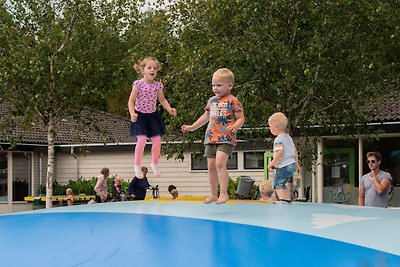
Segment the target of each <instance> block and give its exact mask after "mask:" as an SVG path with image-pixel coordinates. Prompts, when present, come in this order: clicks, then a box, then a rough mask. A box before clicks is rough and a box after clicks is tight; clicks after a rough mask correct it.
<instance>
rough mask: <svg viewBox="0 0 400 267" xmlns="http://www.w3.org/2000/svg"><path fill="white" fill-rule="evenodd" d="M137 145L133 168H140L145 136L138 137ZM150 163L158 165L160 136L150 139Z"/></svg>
mask: <svg viewBox="0 0 400 267" xmlns="http://www.w3.org/2000/svg"><path fill="white" fill-rule="evenodd" d="M136 138H137V144H136V147H135V166H141V164H142V157H143V153H144V147H145V146H146V141H147V137H146V136H145V135H138V136H136ZM151 144H152V145H151V163H153V164H158V159H159V158H160V153H161V136H160V135H157V136H153V137H151Z"/></svg>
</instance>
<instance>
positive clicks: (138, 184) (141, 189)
mask: <svg viewBox="0 0 400 267" xmlns="http://www.w3.org/2000/svg"><path fill="white" fill-rule="evenodd" d="M141 169H142V173H143V178H142V179H139V178H138V177H136V176H135V177H133V179H132V181H131V182H130V183H129V186H128V194H129V197H130V199H131V200H144V198H145V197H146V190H147V188H149V187H150V184H149V181H148V180H147V173H148V169H147V168H146V167H142V168H141Z"/></svg>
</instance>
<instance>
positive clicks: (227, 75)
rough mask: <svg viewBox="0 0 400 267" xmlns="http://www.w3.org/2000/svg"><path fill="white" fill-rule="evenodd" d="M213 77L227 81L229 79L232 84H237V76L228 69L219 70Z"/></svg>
mask: <svg viewBox="0 0 400 267" xmlns="http://www.w3.org/2000/svg"><path fill="white" fill-rule="evenodd" d="M213 76H222V77H224V78H225V79H227V80H228V81H229V82H230V83H235V75H233V72H232V71H230V70H229V69H227V68H221V69H217V70H216V71H215V72H214V74H213Z"/></svg>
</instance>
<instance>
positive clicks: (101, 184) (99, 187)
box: [94, 168, 111, 203]
mask: <svg viewBox="0 0 400 267" xmlns="http://www.w3.org/2000/svg"><path fill="white" fill-rule="evenodd" d="M109 175H110V170H109V169H108V168H102V169H101V170H100V173H99V175H98V176H97V183H96V186H95V187H94V191H95V192H96V197H95V201H96V202H97V203H103V202H106V201H107V198H108V197H109V196H111V194H110V193H108V192H107V177H108V176H109Z"/></svg>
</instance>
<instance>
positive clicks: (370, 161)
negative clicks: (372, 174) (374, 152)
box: [367, 159, 376, 164]
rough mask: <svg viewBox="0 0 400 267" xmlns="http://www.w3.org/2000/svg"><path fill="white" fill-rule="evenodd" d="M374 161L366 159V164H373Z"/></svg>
mask: <svg viewBox="0 0 400 267" xmlns="http://www.w3.org/2000/svg"><path fill="white" fill-rule="evenodd" d="M375 162H376V161H375V160H374V159H373V160H367V163H368V164H370V163H372V164H374V163H375Z"/></svg>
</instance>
